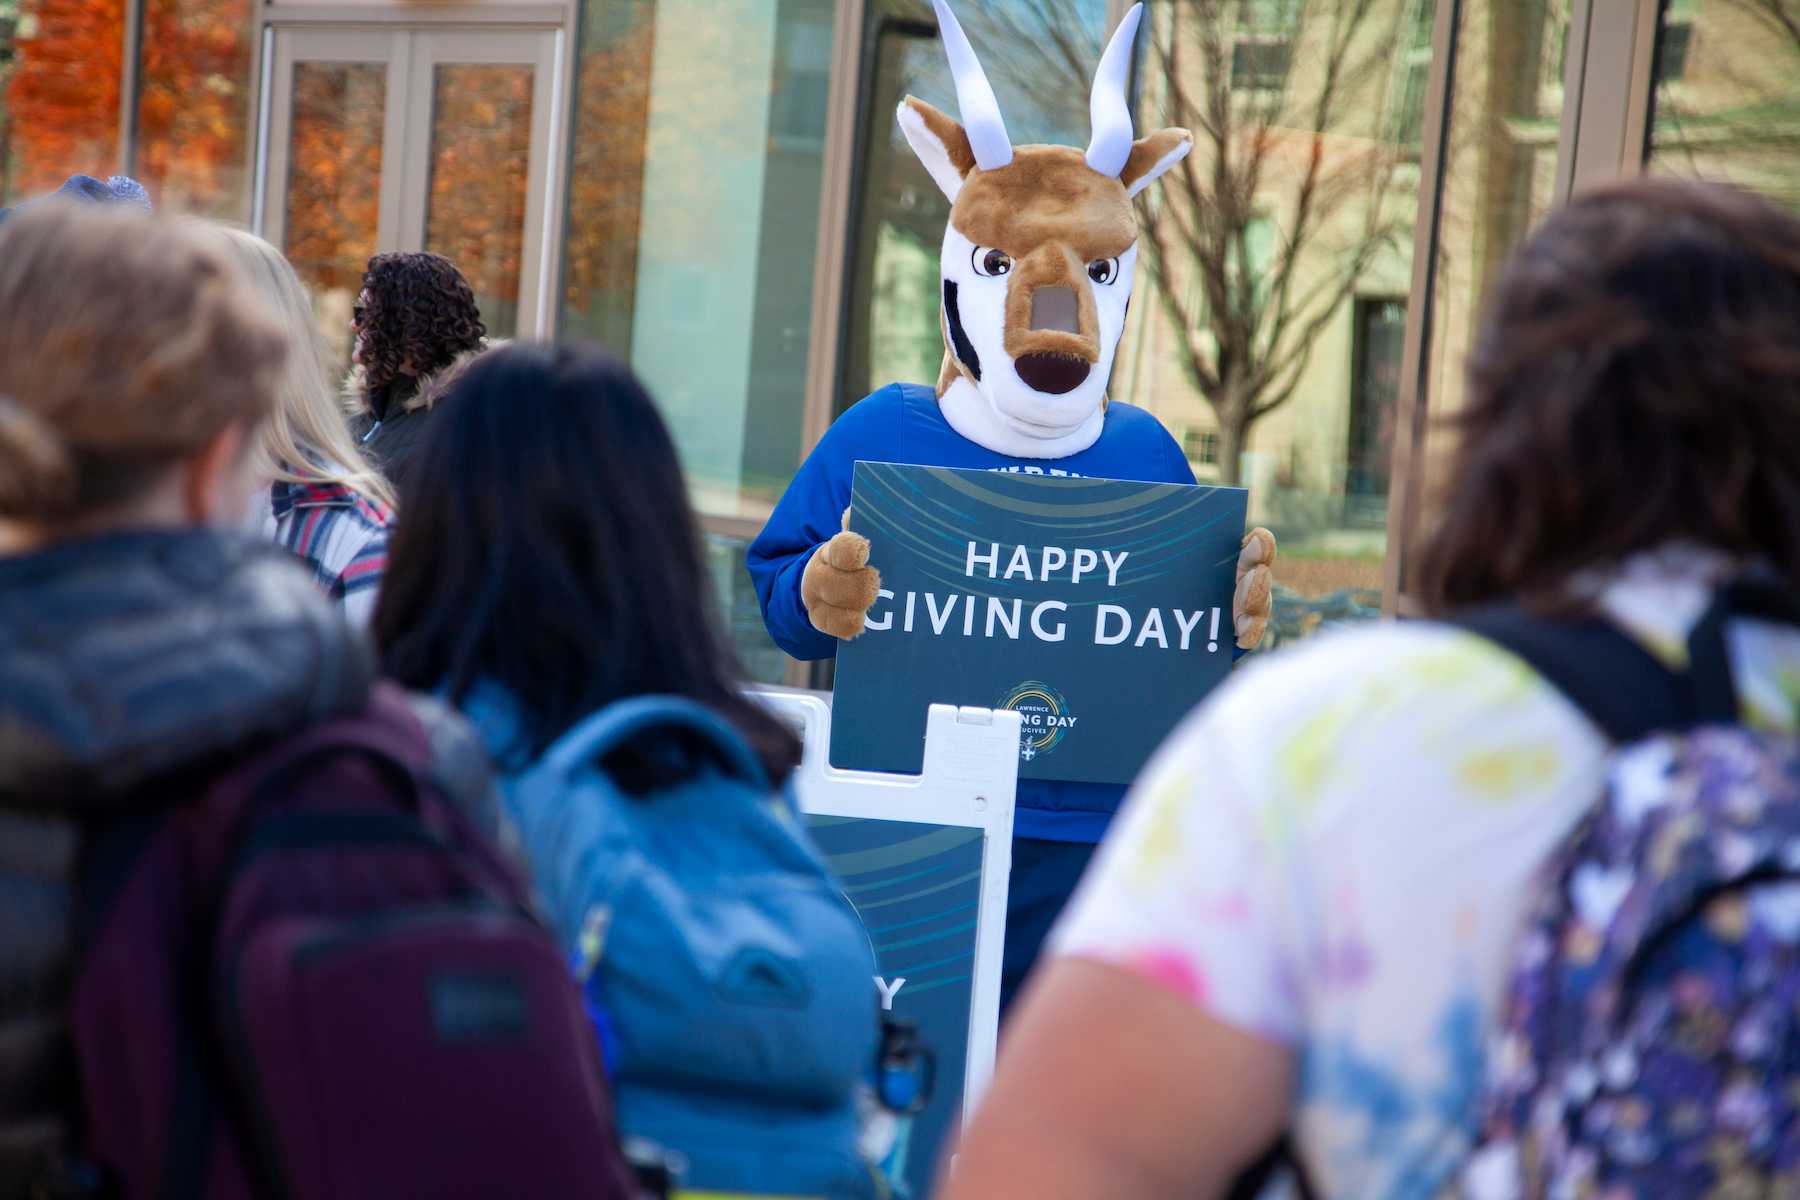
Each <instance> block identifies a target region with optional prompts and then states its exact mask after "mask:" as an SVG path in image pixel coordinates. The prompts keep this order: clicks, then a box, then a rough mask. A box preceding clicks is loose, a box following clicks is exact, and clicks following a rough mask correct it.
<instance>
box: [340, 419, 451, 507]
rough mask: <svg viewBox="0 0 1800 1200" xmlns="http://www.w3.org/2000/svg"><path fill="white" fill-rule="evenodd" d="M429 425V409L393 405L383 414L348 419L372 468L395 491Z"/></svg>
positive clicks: (404, 475) (403, 484) (401, 481)
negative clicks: (373, 467) (380, 415)
mask: <svg viewBox="0 0 1800 1200" xmlns="http://www.w3.org/2000/svg"><path fill="white" fill-rule="evenodd" d="M430 425H431V410H430V409H429V408H406V407H401V406H398V405H396V406H395V407H394V408H392V409H390V410H388V413H387V415H386V416H385V417H381V418H377V417H376V416H375V415H374V413H372V412H364V413H363V414H361V415H360V416H356V417H352V418H351V419H350V432H351V435H352V436H354V437H355V438H356V440H357V442H358V443H359V444H360V445H361V446H362V451H363V453H364V454H366V455H368V456H369V461H370V462H372V463H374V464H375V469H376V470H378V471H380V472H381V473H382V474H383V475H384V476H386V477H387V481H388V482H389V483H391V484H393V485H394V490H395V491H396V492H398V491H400V490H401V489H402V488H403V487H404V486H405V484H406V477H407V474H408V468H410V467H411V465H412V461H413V459H414V457H416V456H417V454H418V452H419V446H420V445H421V444H422V443H423V442H424V440H425V431H426V430H427V429H428V428H429V427H430Z"/></svg>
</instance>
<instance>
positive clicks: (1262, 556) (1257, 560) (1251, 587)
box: [864, 525, 1275, 650]
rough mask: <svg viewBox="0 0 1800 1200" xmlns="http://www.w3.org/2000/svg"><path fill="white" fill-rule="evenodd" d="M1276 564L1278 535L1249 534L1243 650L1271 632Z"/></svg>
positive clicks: (1242, 563)
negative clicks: (1267, 631)
mask: <svg viewBox="0 0 1800 1200" xmlns="http://www.w3.org/2000/svg"><path fill="white" fill-rule="evenodd" d="M864 557H865V558H866V557H867V556H866V555H865V556H864ZM1274 563H1275V535H1274V534H1272V533H1270V532H1269V531H1268V530H1266V529H1264V528H1262V527H1261V526H1260V525H1259V526H1257V527H1256V528H1255V529H1252V530H1251V531H1250V532H1249V533H1246V534H1245V535H1244V549H1243V551H1242V552H1241V553H1240V554H1239V555H1238V565H1237V591H1235V592H1233V593H1232V596H1231V621H1232V627H1233V629H1234V630H1235V631H1236V633H1237V644H1238V648H1239V649H1242V650H1254V649H1256V647H1257V644H1258V643H1260V642H1261V641H1262V639H1263V633H1264V632H1265V631H1266V630H1267V629H1268V628H1269V614H1270V612H1271V611H1272V610H1273V608H1274V586H1275V575H1274V571H1273V567H1274Z"/></svg>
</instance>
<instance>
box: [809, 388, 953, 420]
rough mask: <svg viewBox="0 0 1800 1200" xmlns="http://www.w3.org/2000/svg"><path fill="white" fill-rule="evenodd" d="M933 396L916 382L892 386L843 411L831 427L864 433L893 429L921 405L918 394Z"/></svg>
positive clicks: (881, 389) (873, 392)
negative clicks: (869, 430) (913, 408)
mask: <svg viewBox="0 0 1800 1200" xmlns="http://www.w3.org/2000/svg"><path fill="white" fill-rule="evenodd" d="M920 392H924V393H926V394H927V395H929V394H930V389H929V388H921V387H920V386H919V385H918V384H916V383H890V384H888V385H887V386H885V387H879V388H876V389H875V390H874V391H872V392H870V393H869V394H868V395H867V396H864V397H863V398H862V399H861V400H858V401H857V402H856V403H855V404H852V405H851V406H850V407H849V408H847V409H845V410H844V414H843V415H842V416H840V417H839V418H838V419H837V420H836V421H834V422H832V428H834V429H838V428H842V429H849V430H864V429H872V428H891V427H892V426H893V425H894V424H896V423H897V422H899V421H901V420H902V419H904V416H905V413H906V411H907V409H908V408H911V407H914V406H916V405H917V404H918V402H919V393H920Z"/></svg>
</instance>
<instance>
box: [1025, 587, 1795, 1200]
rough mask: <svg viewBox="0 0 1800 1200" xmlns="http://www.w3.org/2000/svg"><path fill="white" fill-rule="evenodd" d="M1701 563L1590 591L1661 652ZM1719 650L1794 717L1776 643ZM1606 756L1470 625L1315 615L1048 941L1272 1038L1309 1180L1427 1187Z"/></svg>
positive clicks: (1454, 1161)
mask: <svg viewBox="0 0 1800 1200" xmlns="http://www.w3.org/2000/svg"><path fill="white" fill-rule="evenodd" d="M1716 569H1717V564H1715V563H1713V562H1711V561H1710V560H1708V559H1706V558H1705V557H1704V556H1697V555H1693V554H1683V553H1671V554H1665V555H1662V556H1658V557H1655V558H1648V557H1647V558H1644V559H1640V560H1638V561H1636V562H1634V563H1633V564H1631V566H1630V567H1629V568H1628V569H1627V570H1626V571H1624V572H1622V573H1621V574H1620V576H1619V577H1618V578H1617V579H1616V580H1615V581H1614V582H1613V583H1612V584H1610V585H1609V586H1608V587H1606V588H1605V589H1604V593H1603V597H1604V598H1603V604H1604V606H1605V607H1606V608H1607V610H1608V611H1609V612H1610V613H1611V614H1612V615H1613V616H1614V617H1615V619H1618V620H1619V621H1620V622H1621V623H1623V624H1625V625H1627V626H1629V627H1630V628H1631V629H1632V630H1633V631H1634V632H1635V633H1637V634H1638V636H1639V637H1640V638H1641V640H1643V641H1644V643H1645V644H1646V645H1647V646H1650V647H1651V648H1652V649H1654V650H1656V651H1657V652H1658V653H1659V654H1662V655H1664V656H1666V657H1670V658H1679V657H1680V656H1683V655H1685V639H1686V632H1687V629H1688V628H1689V627H1690V626H1691V625H1692V623H1693V622H1694V620H1695V619H1697V617H1698V616H1699V614H1700V612H1701V611H1702V609H1703V608H1704V607H1705V604H1706V601H1707V595H1708V583H1707V576H1708V575H1710V574H1712V573H1713V572H1714V571H1716ZM1733 651H1734V653H1733V657H1734V661H1735V665H1736V667H1737V670H1738V679H1739V682H1740V688H1741V690H1742V691H1743V693H1744V700H1745V703H1746V707H1747V711H1749V712H1750V713H1751V714H1752V716H1753V718H1754V719H1755V720H1756V721H1758V722H1759V723H1764V724H1768V725H1772V726H1780V727H1792V726H1793V725H1794V723H1795V718H1796V712H1797V711H1800V642H1797V640H1796V639H1795V638H1794V637H1793V636H1792V635H1791V634H1788V633H1783V632H1779V631H1775V630H1771V629H1768V628H1766V627H1764V628H1760V629H1759V628H1756V627H1749V626H1746V627H1742V628H1741V629H1740V630H1739V631H1738V634H1737V635H1736V637H1735V640H1734V645H1733ZM1605 759H1606V747H1605V745H1604V743H1603V741H1602V739H1601V737H1600V735H1599V733H1598V731H1597V730H1595V729H1594V728H1593V727H1592V726H1591V725H1589V724H1588V723H1587V721H1586V719H1585V718H1584V717H1582V716H1581V715H1579V714H1578V713H1577V711H1576V710H1575V709H1574V708H1573V707H1571V706H1570V705H1569V704H1568V703H1567V702H1566V701H1565V700H1563V699H1562V697H1561V696H1560V694H1559V693H1557V692H1555V691H1553V690H1552V689H1551V688H1550V687H1549V685H1547V684H1545V683H1543V682H1542V681H1541V680H1539V679H1538V678H1537V677H1536V676H1535V675H1534V674H1532V673H1531V672H1530V670H1529V669H1528V668H1526V667H1525V666H1524V665H1523V664H1522V663H1521V662H1519V661H1518V660H1517V659H1515V658H1513V657H1511V656H1510V655H1508V654H1506V653H1505V652H1503V651H1501V650H1499V649H1498V648H1496V647H1494V646H1492V645H1490V644H1489V643H1487V642H1485V641H1482V640H1481V639H1478V638H1476V637H1473V636H1471V635H1468V634H1465V633H1461V632H1458V631H1455V630H1452V629H1448V628H1445V627H1442V626H1435V625H1429V624H1422V623H1398V624H1395V623H1385V624H1381V625H1377V626H1370V627H1366V628H1361V629H1356V630H1350V631H1345V632H1340V633H1328V634H1324V635H1321V636H1320V637H1318V638H1317V639H1315V640H1314V641H1313V642H1311V643H1309V644H1308V645H1306V646H1304V647H1302V648H1299V649H1297V650H1295V651H1292V652H1287V653H1282V654H1278V655H1273V656H1271V657H1270V658H1269V659H1268V660H1266V661H1264V662H1261V663H1258V664H1256V665H1249V664H1246V666H1245V667H1244V668H1241V669H1240V672H1239V674H1238V676H1237V677H1235V678H1234V679H1233V680H1232V681H1231V682H1230V683H1229V684H1228V685H1227V686H1226V687H1225V688H1224V689H1222V690H1221V691H1220V692H1219V693H1218V694H1217V695H1216V697H1215V698H1213V699H1212V700H1211V701H1209V702H1208V703H1207V704H1206V705H1204V706H1202V707H1201V708H1200V710H1199V711H1197V712H1196V713H1195V714H1194V716H1193V717H1191V718H1190V719H1189V720H1188V722H1187V723H1186V724H1185V725H1184V726H1183V727H1182V728H1181V729H1180V730H1179V731H1177V733H1176V734H1175V736H1174V737H1173V738H1172V739H1171V740H1170V742H1169V744H1168V745H1167V746H1166V747H1165V748H1164V749H1163V750H1162V752H1161V753H1160V754H1159V755H1158V757H1157V759H1156V761H1154V762H1153V763H1152V764H1151V766H1150V768H1149V769H1148V770H1147V771H1146V773H1145V775H1144V777H1143V779H1142V780H1141V781H1140V782H1139V784H1138V786H1137V787H1136V788H1135V789H1134V791H1133V793H1132V796H1131V798H1130V799H1129V800H1128V801H1127V802H1126V808H1125V811H1124V813H1123V814H1122V816H1121V819H1120V821H1119V822H1118V823H1117V824H1116V825H1115V826H1114V829H1113V832H1112V833H1111V834H1110V835H1109V836H1108V838H1107V840H1106V842H1105V843H1104V844H1103V845H1102V847H1101V850H1100V855H1099V857H1098V858H1097V860H1096V863H1095V866H1094V869H1093V870H1092V871H1090V873H1089V875H1088V877H1087V879H1086V880H1085V881H1084V882H1083V884H1082V887H1081V889H1080V891H1079V892H1078V893H1077V895H1076V898H1075V900H1074V901H1073V902H1072V903H1071V906H1070V910H1069V912H1068V914H1067V915H1066V917H1065V918H1064V920H1063V923H1062V925H1061V927H1060V928H1059V929H1058V931H1057V933H1056V935H1055V941H1054V943H1053V946H1054V948H1055V950H1056V952H1058V953H1062V954H1076V955H1081V956H1083V957H1088V958H1094V959H1099V960H1103V961H1106V962H1109V963H1113V964H1116V965H1118V966H1121V967H1124V968H1126V969H1129V970H1133V971H1136V972H1140V973H1141V974H1143V975H1145V976H1146V977H1148V978H1151V979H1154V980H1155V981H1157V982H1158V983H1160V984H1162V985H1164V986H1167V987H1170V988H1172V989H1174V990H1175V991H1177V992H1179V993H1180V994H1181V995H1183V996H1185V997H1186V998H1188V999H1190V1000H1191V1001H1192V1002H1193V1003H1194V1004H1195V1005H1197V1006H1198V1007H1200V1008H1202V1009H1204V1010H1205V1011H1207V1012H1208V1013H1210V1014H1211V1015H1213V1016H1215V1017H1217V1018H1219V1019H1221V1020H1223V1021H1225V1022H1227V1023H1229V1024H1232V1025H1235V1026H1237V1027H1239V1028H1242V1029H1245V1030H1248V1031H1250V1032H1253V1033H1255V1034H1258V1035H1261V1036H1263V1037H1267V1038H1271V1039H1274V1040H1276V1041H1278V1042H1281V1043H1283V1044H1285V1045H1288V1046H1290V1047H1292V1048H1293V1049H1294V1050H1295V1052H1296V1053H1297V1055H1298V1063H1299V1085H1298V1087H1299V1090H1298V1095H1297V1096H1296V1100H1295V1105H1296V1107H1295V1111H1294V1133H1295V1137H1296V1143H1297V1146H1298V1149H1299V1153H1300V1156H1301V1158H1302V1159H1303V1161H1304V1162H1305V1163H1306V1166H1307V1170H1308V1172H1309V1174H1310V1175H1311V1176H1312V1179H1313V1182H1314V1183H1315V1184H1317V1185H1318V1186H1319V1187H1320V1188H1321V1189H1322V1190H1323V1191H1324V1192H1325V1193H1326V1194H1329V1195H1334V1196H1359V1197H1360V1196H1370V1197H1373V1196H1384V1197H1426V1196H1434V1195H1437V1194H1439V1193H1441V1192H1442V1191H1443V1190H1444V1189H1445V1188H1446V1187H1447V1186H1448V1185H1449V1183H1450V1181H1451V1179H1452V1176H1453V1173H1454V1171H1455V1170H1456V1168H1457V1167H1458V1166H1459V1165H1460V1163H1461V1161H1462V1159H1463V1156H1464V1154H1465V1153H1466V1150H1467V1147H1468V1143H1469V1134H1470V1130H1471V1125H1472V1121H1473V1110H1474V1106H1475V1103H1476V1100H1477V1093H1478V1089H1479V1086H1480V1081H1481V1067H1482V1053H1483V1047H1484V1040H1485V1036H1486V1030H1487V1025H1488V1020H1489V1016H1490V1014H1491V1013H1492V1012H1493V1009H1494V1005H1495V1003H1496V1001H1497V999H1498V997H1499V996H1500V994H1501V989H1502V987H1503V985H1504V982H1505V978H1506V974H1507V972H1508V969H1509V965H1510V964H1509V958H1510V952H1511V947H1512V942H1513V938H1514V936H1515V933H1516V931H1517V929H1518V926H1519V924H1520V921H1521V919H1522V917H1523V914H1524V911H1525V908H1526V906H1527V904H1528V902H1529V900H1530V899H1531V897H1532V895H1533V892H1534V884H1535V883H1536V877H1537V875H1538V873H1539V872H1540V871H1541V869H1542V868H1543V866H1544V864H1545V863H1546V862H1547V860H1548V858H1549V857H1550V855H1551V854H1552V852H1553V851H1554V850H1555V849H1556V847H1557V846H1558V844H1559V843H1560V842H1561V841H1562V840H1563V839H1564V838H1565V837H1566V836H1567V835H1568V834H1569V833H1570V832H1571V830H1572V829H1573V827H1574V825H1575V824H1576V822H1577V821H1578V820H1579V819H1580V817H1581V816H1582V814H1583V813H1584V811H1585V810H1586V809H1587V807H1588V806H1589V805H1590V804H1592V803H1593V802H1594V801H1596V800H1597V799H1598V798H1599V796H1600V792H1601V786H1602V777H1603V774H1604V769H1605V765H1606V764H1605ZM1218 1086H1219V1088H1220V1092H1221V1094H1222V1095H1223V1094H1226V1093H1228V1091H1229V1085H1228V1084H1225V1083H1224V1082H1223V1081H1221V1083H1220V1084H1219V1085H1218Z"/></svg>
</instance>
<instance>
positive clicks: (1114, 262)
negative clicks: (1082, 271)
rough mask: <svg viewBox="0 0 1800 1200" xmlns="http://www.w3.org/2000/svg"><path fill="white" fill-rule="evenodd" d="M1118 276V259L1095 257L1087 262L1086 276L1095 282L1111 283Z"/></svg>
mask: <svg viewBox="0 0 1800 1200" xmlns="http://www.w3.org/2000/svg"><path fill="white" fill-rule="evenodd" d="M1118 277H1119V260H1118V259H1116V258H1096V259H1095V260H1094V261H1093V262H1091V263H1089V264H1088V278H1089V279H1091V280H1093V281H1094V282H1095V283H1111V282H1112V281H1113V280H1115V279H1117V278H1118Z"/></svg>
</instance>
